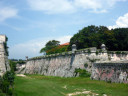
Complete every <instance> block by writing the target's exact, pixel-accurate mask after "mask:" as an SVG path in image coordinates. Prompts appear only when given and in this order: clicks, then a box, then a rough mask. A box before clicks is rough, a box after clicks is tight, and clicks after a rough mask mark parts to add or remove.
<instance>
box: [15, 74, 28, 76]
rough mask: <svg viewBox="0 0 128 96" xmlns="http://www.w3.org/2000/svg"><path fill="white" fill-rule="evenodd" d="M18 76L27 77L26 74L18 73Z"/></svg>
mask: <svg viewBox="0 0 128 96" xmlns="http://www.w3.org/2000/svg"><path fill="white" fill-rule="evenodd" d="M16 76H20V77H26V75H24V74H16Z"/></svg>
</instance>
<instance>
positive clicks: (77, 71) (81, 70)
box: [75, 68, 90, 77]
mask: <svg viewBox="0 0 128 96" xmlns="http://www.w3.org/2000/svg"><path fill="white" fill-rule="evenodd" d="M75 73H76V74H78V73H79V77H90V73H88V72H87V71H86V70H85V69H80V68H79V69H75Z"/></svg>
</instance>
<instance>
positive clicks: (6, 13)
mask: <svg viewBox="0 0 128 96" xmlns="http://www.w3.org/2000/svg"><path fill="white" fill-rule="evenodd" d="M17 13H18V10H17V9H14V8H10V7H0V22H1V21H4V20H6V19H8V18H12V17H16V16H17Z"/></svg>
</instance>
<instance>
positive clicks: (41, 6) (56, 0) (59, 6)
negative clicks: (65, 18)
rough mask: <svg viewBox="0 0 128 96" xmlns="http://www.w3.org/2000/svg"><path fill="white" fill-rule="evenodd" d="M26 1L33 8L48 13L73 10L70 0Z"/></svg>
mask: <svg viewBox="0 0 128 96" xmlns="http://www.w3.org/2000/svg"><path fill="white" fill-rule="evenodd" d="M28 3H29V5H30V7H31V8H32V9H33V10H39V11H44V12H46V13H50V14H51V13H63V12H67V13H68V12H69V11H70V12H72V11H74V8H73V6H72V4H71V3H72V2H69V1H68V0H28Z"/></svg>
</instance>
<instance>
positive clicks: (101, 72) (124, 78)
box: [91, 61, 128, 83]
mask: <svg viewBox="0 0 128 96" xmlns="http://www.w3.org/2000/svg"><path fill="white" fill-rule="evenodd" d="M125 62H126V63H124V62H123V63H122V62H121V63H119V62H118V63H117V62H115V63H114V62H113V63H111V62H110V63H109V62H108V63H94V64H93V66H92V74H91V79H95V80H104V81H108V82H119V83H128V61H125Z"/></svg>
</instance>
